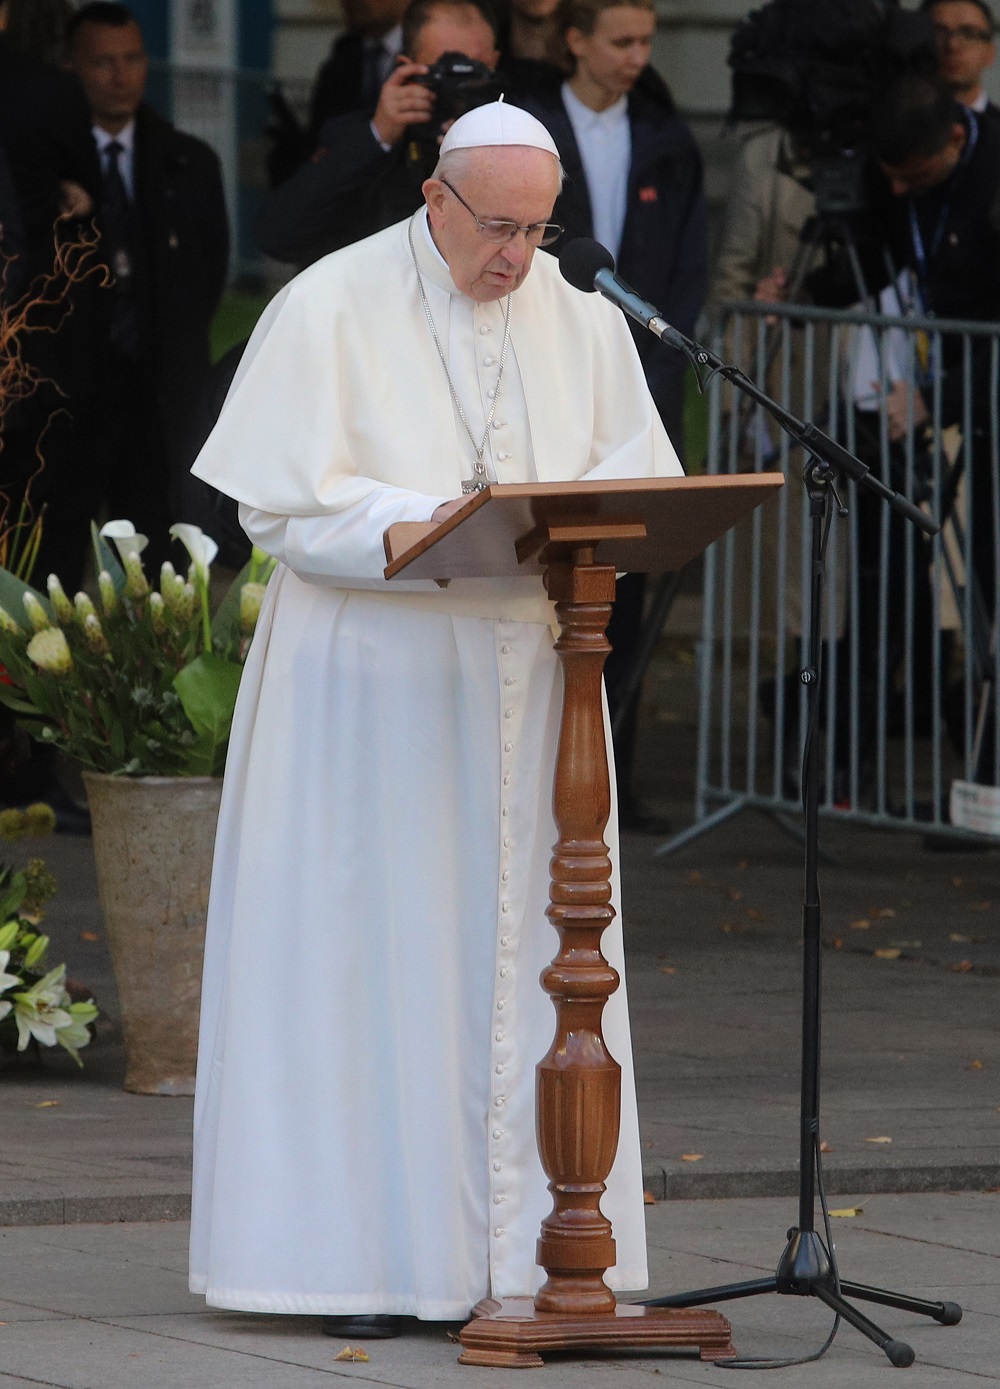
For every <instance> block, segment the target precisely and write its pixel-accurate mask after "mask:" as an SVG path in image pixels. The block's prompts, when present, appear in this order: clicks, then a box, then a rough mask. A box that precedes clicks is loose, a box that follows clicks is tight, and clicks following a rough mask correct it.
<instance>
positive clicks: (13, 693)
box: [0, 684, 38, 718]
mask: <svg viewBox="0 0 1000 1389" xmlns="http://www.w3.org/2000/svg"><path fill="white" fill-rule="evenodd" d="M0 704H4V705H6V707H7V708H8V709H13V711H14V713H15V714H28V715H32V714H33V715H34V716H35V717H36V718H37V717H38V710H37V709H36V708H35V706H34V705H33V704H32V702H31V700H30V699H25V698H24V696H23V695H22V694H20V693H19V692H18V691H17V690H16V689H15V688H14V686H13V685H4V684H0Z"/></svg>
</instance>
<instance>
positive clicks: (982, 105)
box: [965, 87, 990, 114]
mask: <svg viewBox="0 0 1000 1389" xmlns="http://www.w3.org/2000/svg"><path fill="white" fill-rule="evenodd" d="M989 104H990V99H989V97H988V96H987V95H986V88H985V87H982V88H980V91H979V95H978V96H977V97H976V99H975V100H974V101H967V102H966V103H965V105H966V106H967V107H968V108H969V110H970V111H978V112H979V113H980V114H982V112H983V111H985V110H986V108H987V106H989Z"/></svg>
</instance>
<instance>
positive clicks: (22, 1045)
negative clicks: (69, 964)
mask: <svg viewBox="0 0 1000 1389" xmlns="http://www.w3.org/2000/svg"><path fill="white" fill-rule="evenodd" d="M54 824H55V816H54V815H53V813H52V810H51V809H50V807H49V806H47V805H41V804H39V805H31V806H28V807H27V809H26V810H24V811H21V810H5V811H3V812H0V837H2V838H5V839H20V838H21V837H22V836H23V835H24V834H47V833H48V832H49V831H50V830H51V829H52V828H53V826H54ZM55 890H56V885H55V882H54V880H53V878H52V876H51V874H50V873H49V872H48V871H47V869H46V867H45V864H44V863H43V861H42V860H41V859H40V858H33V859H31V860H29V862H28V864H27V866H26V867H25V868H23V869H21V870H20V871H18V872H15V871H14V869H13V868H11V867H9V866H6V865H0V923H3V924H2V925H0V1048H3V1049H7V1050H10V1051H14V1050H17V1051H25V1050H26V1049H27V1047H28V1045H29V1044H30V1043H31V1042H34V1043H35V1044H36V1045H39V1046H43V1047H54V1046H56V1045H57V1044H58V1045H59V1046H61V1047H64V1048H65V1050H66V1051H68V1052H69V1054H70V1056H72V1058H73V1060H74V1061H75V1062H76V1064H77V1065H78V1066H82V1065H83V1062H82V1061H81V1060H80V1049H81V1047H85V1046H86V1045H87V1043H88V1042H89V1041H90V1036H91V1030H90V1025H91V1023H92V1022H93V1021H94V1019H95V1018H96V1017H97V1016H98V1009H97V1006H96V1004H95V1003H94V1000H93V999H92V998H91V999H77V1000H76V1001H74V1000H73V998H72V997H71V995H70V993H69V990H68V989H67V986H66V966H65V965H57V966H56V968H55V969H48V968H47V966H46V959H45V957H46V953H47V951H48V948H49V938H48V936H46V935H42V934H41V932H40V931H39V930H38V926H39V923H40V922H41V920H42V917H43V915H44V907H45V903H46V902H47V901H48V900H49V899H50V898H51V897H52V896H53V894H54V893H55Z"/></svg>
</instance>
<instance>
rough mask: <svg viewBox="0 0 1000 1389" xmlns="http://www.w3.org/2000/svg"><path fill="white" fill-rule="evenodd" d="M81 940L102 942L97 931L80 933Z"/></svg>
mask: <svg viewBox="0 0 1000 1389" xmlns="http://www.w3.org/2000/svg"><path fill="white" fill-rule="evenodd" d="M80 939H81V940H100V939H101V938H100V936H99V935H98V934H97V932H96V931H81V932H80Z"/></svg>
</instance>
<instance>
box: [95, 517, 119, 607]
mask: <svg viewBox="0 0 1000 1389" xmlns="http://www.w3.org/2000/svg"><path fill="white" fill-rule="evenodd" d="M90 539H91V541H92V542H93V545H94V559H95V561H96V563H97V572H98V574H99V573H100V572H101V570H102V569H106V570H107V571H108V573H109V574H110V575H111V582H112V583H113V584H114V586H115V592H116V593H121V591H122V589H123V588H124V587H125V570H124V569H123V568H122V566H121V562H120V561H119V559H118V556H117V554H116V553H115V551H114V550H113V549H112V548H111V546H110V545H109V544H108V542H107V541H106V540H105V539H104V536H103V535H102V534H101V532H100V531H99V530H98V529H97V522H96V521H91V523H90Z"/></svg>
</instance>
